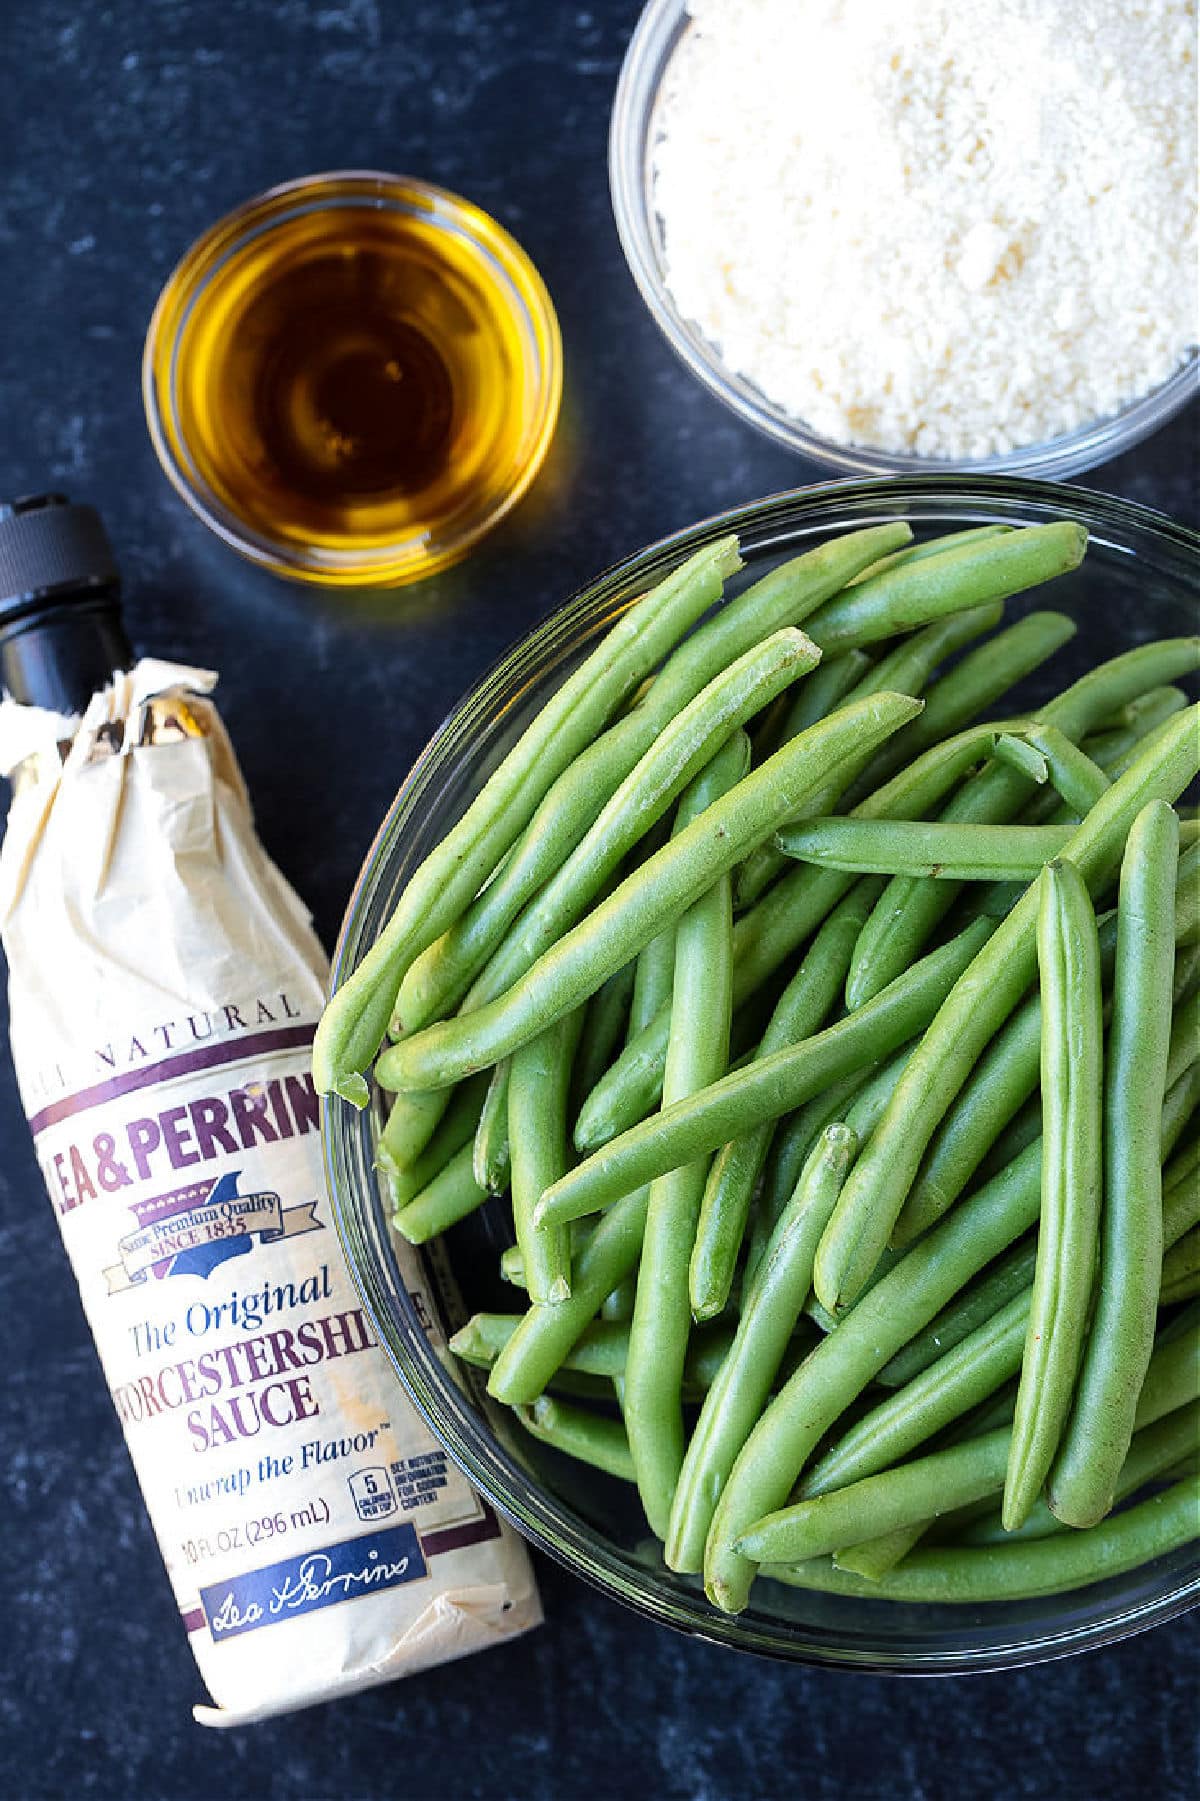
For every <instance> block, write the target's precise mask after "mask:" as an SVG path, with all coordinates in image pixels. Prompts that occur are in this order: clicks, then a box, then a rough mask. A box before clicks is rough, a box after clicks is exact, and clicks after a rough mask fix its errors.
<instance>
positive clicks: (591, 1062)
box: [571, 961, 637, 1113]
mask: <svg viewBox="0 0 1200 1801" xmlns="http://www.w3.org/2000/svg"><path fill="white" fill-rule="evenodd" d="M636 974H637V963H636V961H631V962H629V963H626V964H624V965H623V966H622V967H621V968H620V969H618V970H617V972H616V974H615V975H611V976H609V978H608V980H607V982H605V983H604V984H603V985H602V986H601V987H600V988H598V989H597V990H596V992H595V994H594V995H593V996H592V998H591V1000H590V1001H589V1002H588V1004H587V1012H586V1014H585V1015H584V1022H583V1032H582V1033H581V1035H580V1040H579V1051H578V1054H577V1055H576V1058H575V1067H574V1069H573V1070H572V1072H571V1087H572V1094H573V1100H574V1111H575V1112H576V1113H577V1112H578V1111H579V1106H580V1103H581V1102H583V1101H584V1100H586V1098H587V1096H588V1095H589V1094H590V1093H591V1092H592V1089H593V1088H594V1087H595V1086H596V1083H597V1082H598V1081H599V1080H600V1078H601V1076H602V1075H603V1074H604V1072H605V1070H606V1069H607V1068H608V1066H609V1064H610V1063H611V1062H612V1059H613V1057H614V1056H615V1055H616V1053H617V1050H618V1048H619V1046H620V1045H621V1044H623V1043H624V1041H625V1035H626V1031H627V1029H628V1022H629V1008H630V1003H631V1001H632V999H633V985H634V981H635V979H636Z"/></svg>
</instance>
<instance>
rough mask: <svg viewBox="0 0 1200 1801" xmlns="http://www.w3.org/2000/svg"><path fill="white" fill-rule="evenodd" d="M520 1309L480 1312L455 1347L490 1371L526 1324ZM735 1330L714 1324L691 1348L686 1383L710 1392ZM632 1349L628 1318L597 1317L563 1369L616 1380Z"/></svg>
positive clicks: (467, 1360)
mask: <svg viewBox="0 0 1200 1801" xmlns="http://www.w3.org/2000/svg"><path fill="white" fill-rule="evenodd" d="M521 1317H522V1316H521V1315H520V1314H519V1313H476V1314H473V1315H472V1317H471V1318H470V1319H469V1320H468V1321H467V1323H466V1325H465V1326H462V1327H460V1328H459V1330H458V1331H457V1332H456V1333H455V1334H454V1336H453V1338H452V1339H451V1340H450V1349H451V1350H452V1351H453V1352H454V1355H455V1356H456V1357H460V1358H461V1359H462V1361H463V1362H464V1363H471V1364H474V1365H475V1366H476V1368H478V1369H491V1367H492V1365H493V1364H494V1363H495V1362H496V1359H497V1358H498V1357H499V1355H500V1353H501V1351H503V1349H504V1347H505V1345H506V1344H507V1343H508V1341H509V1339H510V1338H511V1337H512V1336H513V1333H514V1332H515V1331H516V1330H517V1327H518V1326H519V1325H520V1323H521ZM732 1343H733V1332H732V1330H731V1329H730V1328H729V1327H728V1326H710V1327H708V1328H707V1329H706V1330H705V1331H704V1332H703V1333H700V1334H698V1335H697V1336H696V1338H695V1340H694V1341H693V1343H692V1344H690V1345H689V1346H688V1356H687V1362H686V1364H685V1366H684V1386H685V1388H687V1389H689V1390H700V1391H706V1390H707V1389H709V1388H710V1387H711V1386H712V1383H713V1381H714V1379H715V1377H716V1374H717V1372H718V1370H719V1369H720V1367H721V1365H722V1363H723V1362H724V1360H725V1358H726V1357H727V1356H728V1354H729V1348H730V1346H731V1344H732ZM628 1350H629V1325H628V1321H625V1320H609V1319H596V1320H593V1321H592V1323H591V1325H590V1326H588V1328H587V1330H586V1331H585V1332H584V1333H583V1335H582V1337H581V1338H580V1339H579V1340H578V1341H577V1343H576V1344H575V1345H574V1346H573V1347H572V1349H571V1350H570V1351H568V1352H567V1355H566V1356H565V1357H564V1358H563V1361H562V1364H561V1368H562V1369H564V1370H572V1371H576V1372H579V1373H582V1374H586V1375H590V1376H604V1377H607V1378H608V1380H609V1381H611V1380H612V1379H613V1378H614V1377H616V1376H623V1375H624V1374H625V1359H626V1356H627V1354H628Z"/></svg>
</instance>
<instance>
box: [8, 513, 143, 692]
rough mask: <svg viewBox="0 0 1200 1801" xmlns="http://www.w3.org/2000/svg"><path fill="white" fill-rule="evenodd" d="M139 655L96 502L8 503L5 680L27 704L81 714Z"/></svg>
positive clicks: (9, 687) (9, 688)
mask: <svg viewBox="0 0 1200 1801" xmlns="http://www.w3.org/2000/svg"><path fill="white" fill-rule="evenodd" d="M131 661H132V652H131V651H130V648H129V641H128V639H127V638H126V636H125V632H124V629H123V628H122V625H121V578H120V575H119V573H118V570H117V564H116V558H115V557H114V556H113V551H112V545H111V544H110V543H109V541H108V534H107V533H106V531H105V529H104V526H103V524H102V523H101V519H100V515H99V513H97V512H96V510H95V508H94V507H89V506H82V505H78V504H74V503H72V502H71V501H69V500H68V499H67V497H66V495H65V494H36V495H29V496H26V497H25V498H23V499H20V500H14V501H0V685H2V686H3V687H4V689H5V690H6V691H7V692H8V693H9V694H11V695H12V696H13V698H14V700H17V701H20V702H21V704H22V705H23V706H35V707H46V708H48V709H51V710H52V711H54V712H58V713H79V712H82V711H83V709H84V708H85V707H86V706H87V704H88V702H89V700H90V699H91V698H92V695H93V694H95V693H96V692H97V690H98V689H100V688H103V687H104V686H105V685H106V684H107V683H108V682H109V681H110V680H111V678H112V675H113V672H114V671H115V670H117V669H124V668H127V667H128V665H129V663H130V662H131Z"/></svg>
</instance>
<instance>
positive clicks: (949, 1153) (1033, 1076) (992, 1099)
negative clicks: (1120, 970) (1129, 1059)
mask: <svg viewBox="0 0 1200 1801" xmlns="http://www.w3.org/2000/svg"><path fill="white" fill-rule="evenodd" d="M1116 941H1117V934H1116V919H1115V917H1114V918H1110V919H1106V920H1105V921H1104V923H1103V925H1102V926H1101V928H1100V967H1101V972H1102V974H1103V976H1104V977H1105V979H1106V980H1107V978H1108V977H1109V976H1110V975H1111V973H1112V969H1113V965H1114V963H1115V960H1116ZM1041 1042H1042V1003H1041V996H1040V995H1039V994H1037V993H1034V994H1032V995H1030V996H1029V998H1028V999H1027V1000H1025V1001H1024V1002H1022V1004H1021V1005H1020V1006H1019V1007H1018V1008H1017V1009H1016V1011H1015V1012H1014V1013H1013V1014H1012V1015H1011V1017H1010V1018H1009V1019H1008V1020H1006V1021H1005V1023H1004V1025H1003V1026H1002V1027H1001V1028H1000V1030H999V1032H998V1033H997V1034H996V1036H995V1038H994V1039H993V1040H992V1042H991V1044H990V1045H988V1047H987V1049H986V1050H985V1051H984V1053H983V1055H982V1056H981V1057H980V1059H979V1061H978V1062H977V1063H976V1065H975V1067H974V1069H973V1070H972V1071H971V1074H970V1075H969V1076H968V1078H967V1080H966V1082H965V1083H964V1084H963V1087H962V1091H961V1093H960V1094H959V1096H958V1098H957V1100H956V1102H955V1103H954V1106H953V1107H952V1108H951V1109H950V1111H949V1112H948V1113H947V1115H946V1117H945V1119H944V1120H943V1121H942V1123H941V1125H940V1126H939V1127H938V1129H937V1131H936V1132H935V1134H934V1136H933V1139H932V1141H931V1143H930V1145H929V1149H928V1150H927V1152H926V1153H925V1156H924V1158H923V1160H922V1162H921V1166H920V1168H919V1169H918V1171H917V1174H916V1176H915V1178H914V1180H913V1184H912V1186H911V1188H910V1189H909V1191H908V1195H907V1196H906V1198H905V1201H904V1205H903V1206H902V1207H901V1209H900V1212H899V1214H898V1215H897V1218H896V1224H895V1227H894V1229H893V1231H892V1243H893V1244H895V1245H897V1246H899V1247H903V1246H904V1245H907V1244H911V1242H912V1240H913V1239H914V1238H917V1237H919V1236H920V1234H921V1233H922V1232H924V1231H925V1230H927V1228H928V1227H929V1226H930V1225H932V1224H933V1222H934V1220H937V1219H940V1218H941V1216H942V1214H943V1213H945V1212H946V1210H947V1208H949V1207H950V1206H952V1205H953V1203H954V1202H955V1201H956V1200H957V1199H958V1196H959V1195H960V1194H961V1193H962V1191H963V1189H964V1188H965V1187H966V1185H967V1183H968V1182H969V1181H970V1179H971V1177H972V1176H973V1175H974V1174H975V1173H976V1171H977V1170H980V1169H982V1168H983V1167H984V1160H985V1158H986V1157H987V1154H988V1152H989V1151H990V1150H991V1148H992V1147H993V1146H994V1145H995V1146H998V1145H999V1140H1000V1136H1001V1134H1002V1133H1003V1132H1004V1130H1005V1129H1006V1128H1007V1127H1008V1126H1009V1124H1010V1122H1012V1121H1014V1120H1015V1119H1016V1118H1017V1117H1018V1115H1019V1113H1020V1110H1021V1108H1022V1107H1023V1106H1024V1104H1025V1102H1026V1101H1028V1100H1029V1097H1030V1096H1031V1095H1034V1094H1035V1093H1036V1091H1037V1088H1038V1078H1039V1073H1040V1062H1041ZM1040 1131H1041V1102H1040V1099H1039V1100H1038V1101H1037V1102H1036V1104H1035V1105H1034V1107H1033V1108H1032V1110H1031V1112H1030V1114H1029V1116H1028V1129H1027V1130H1026V1131H1023V1132H1022V1134H1021V1136H1020V1138H1019V1140H1018V1141H1017V1142H1015V1143H1013V1144H1012V1145H1011V1146H1007V1145H1006V1146H1005V1147H1003V1148H1000V1149H998V1159H999V1160H998V1163H997V1164H996V1165H995V1167H999V1168H1002V1167H1003V1165H1004V1164H1005V1163H1008V1162H1010V1161H1011V1159H1012V1158H1013V1157H1014V1156H1015V1155H1016V1154H1017V1152H1018V1151H1019V1150H1023V1149H1024V1147H1025V1145H1026V1144H1029V1143H1031V1142H1032V1140H1033V1138H1035V1137H1036V1136H1037V1135H1038V1133H1039V1132H1040Z"/></svg>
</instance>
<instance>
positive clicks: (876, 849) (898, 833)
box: [776, 817, 1072, 882]
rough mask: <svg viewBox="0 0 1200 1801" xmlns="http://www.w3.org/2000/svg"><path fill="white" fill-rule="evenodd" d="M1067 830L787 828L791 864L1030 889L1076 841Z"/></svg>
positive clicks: (889, 824) (779, 837)
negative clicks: (1009, 884) (1027, 884)
mask: <svg viewBox="0 0 1200 1801" xmlns="http://www.w3.org/2000/svg"><path fill="white" fill-rule="evenodd" d="M1071 831H1072V828H1071V827H1070V826H1067V825H1025V826H1021V825H1006V826H998V825H997V826H992V825H946V824H944V823H943V822H941V821H939V820H935V821H926V820H922V819H892V820H874V819H839V818H836V817H834V818H829V819H811V820H805V821H804V822H803V823H802V824H799V825H788V826H784V828H783V830H782V831H780V832H777V833H776V843H777V844H778V845H779V846H780V848H781V850H783V851H784V852H785V853H786V855H787V856H789V857H795V858H797V859H799V860H800V861H803V862H806V863H817V864H819V865H820V866H821V867H822V868H823V869H848V870H853V871H855V872H856V873H859V874H863V875H883V876H887V875H906V876H923V877H924V878H925V879H926V880H929V879H931V878H940V879H942V880H945V881H959V882H993V881H999V882H1010V881H1018V882H1029V881H1032V880H1033V878H1034V877H1035V876H1036V875H1037V873H1038V871H1039V870H1040V869H1041V868H1042V866H1043V864H1045V863H1048V862H1049V861H1050V859H1051V858H1052V857H1056V856H1058V855H1059V854H1060V853H1061V851H1062V850H1063V848H1064V846H1065V845H1066V843H1067V841H1068V840H1069V838H1070V837H1071Z"/></svg>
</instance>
